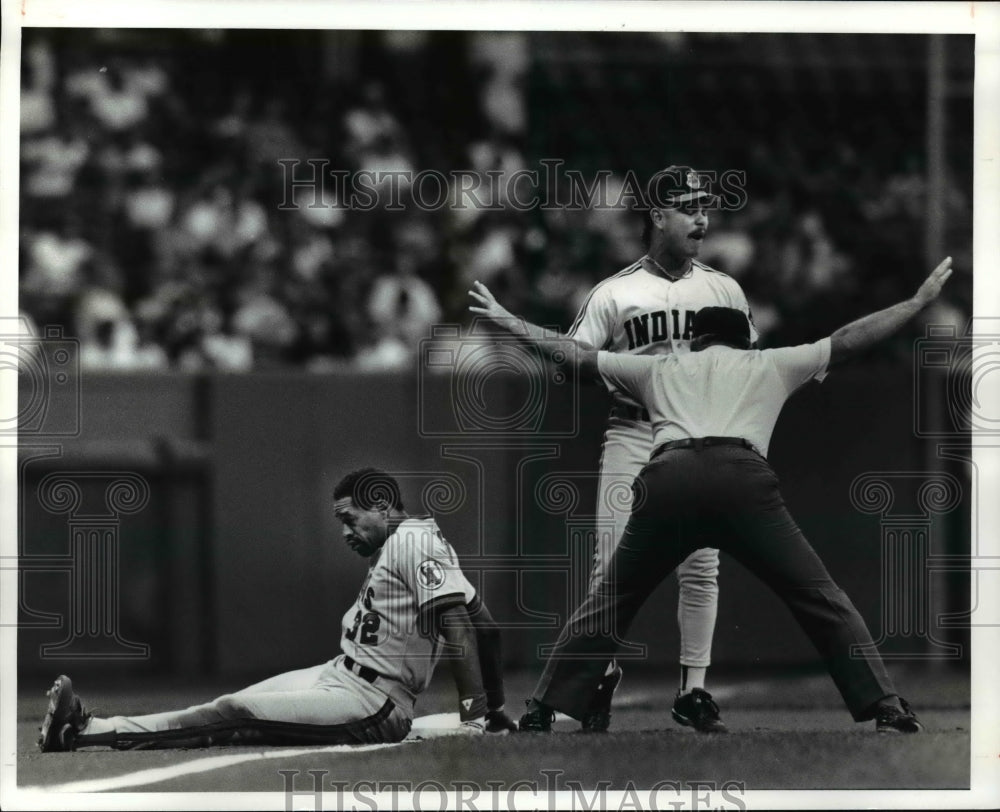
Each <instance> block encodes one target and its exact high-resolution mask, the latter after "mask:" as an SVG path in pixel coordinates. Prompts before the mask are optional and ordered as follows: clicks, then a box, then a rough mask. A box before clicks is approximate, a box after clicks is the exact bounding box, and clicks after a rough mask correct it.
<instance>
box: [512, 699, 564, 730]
mask: <svg viewBox="0 0 1000 812" xmlns="http://www.w3.org/2000/svg"><path fill="white" fill-rule="evenodd" d="M555 719H556V714H555V712H554V711H553V710H552V709H551V708H546V707H545V706H544V705H540V706H539V707H537V708H535V709H534V710H529V711H527V712H526V713H525V714H524V716H522V717H521V721H520V722H518V723H517V729H518V731H520V732H521V733H551V732H552V723H553V722H554V721H555Z"/></svg>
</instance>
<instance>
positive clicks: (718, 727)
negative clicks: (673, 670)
mask: <svg viewBox="0 0 1000 812" xmlns="http://www.w3.org/2000/svg"><path fill="white" fill-rule="evenodd" d="M670 715H671V716H673V717H674V721H675V722H677V723H679V724H682V725H684V726H685V727H693V728H694V729H695V730H697V731H698V732H700V733H726V732H727V730H726V726H725V724H723V722H722V719H720V718H719V706H718V705H716V704H715V700H713V699H712V695H711V694H710V693H709V692H708V691H706V690H704V689H702V688H695V689H693V690H692V691H691V693H689V694H681V692H680V691H678V692H677V698H676V699H675V700H674V707H673V709H672V710H671V711H670Z"/></svg>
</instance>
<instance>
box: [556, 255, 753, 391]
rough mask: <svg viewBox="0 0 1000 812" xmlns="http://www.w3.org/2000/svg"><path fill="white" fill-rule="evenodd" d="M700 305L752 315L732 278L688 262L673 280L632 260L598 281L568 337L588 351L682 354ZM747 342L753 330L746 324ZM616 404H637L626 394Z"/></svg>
mask: <svg viewBox="0 0 1000 812" xmlns="http://www.w3.org/2000/svg"><path fill="white" fill-rule="evenodd" d="M703 307H732V308H736V309H738V310H742V311H743V312H744V313H746V314H747V317H748V318H749V317H750V306H749V305H748V304H747V299H746V296H745V295H744V293H743V290H742V288H740V286H739V283H738V282H737V281H736V280H735V279H733V278H732V277H731V276H728V275H727V274H724V273H722V272H721V271H716V270H714V269H713V268H710V267H708V266H707V265H705V264H703V263H701V262H698V261H697V260H692V262H691V270H690V272H689V273H688V274H687V275H685V276H684V277H682V278H680V279H678V280H676V281H673V280H670V279H667V278H666V277H664V276H660V275H658V274H653V273H650V272H649V271H647V270H646V269H645V268H644V267H643V263H642V261H641V260H640V261H638V262H634V263H633V264H632V265H629V266H628V267H627V268H625V269H623V270H622V271H620V272H618V273H617V274H615V275H614V276H611V277H608V278H607V279H605V280H604V281H602V282H600V283H598V284H597V285H596V286H595V287H594V289H593V290H592V291H591V292H590V295H589V296H588V297H587V300H586V301H585V302H584V304H583V307H582V308H581V309H580V313H579V314H578V315H577V317H576V321H574V322H573V326H572V327H570V329H569V332H568V335H569V337H570V338H573V339H575V340H576V341H579V342H581V343H583V344H586V345H587V346H589V347H591V348H592V349H596V350H609V351H611V352H616V353H628V354H629V355H666V354H669V353H674V352H676V353H685V352H688V351H689V348H690V343H691V328H692V325H693V322H694V315H695V313H697V312H698V311H699V310H701V308H703ZM750 338H751V341H756V340H757V331H756V329H755V328H754V326H753V322H752V321H751V323H750ZM613 394H614V395H615V399H616V401H620V402H622V403H628V404H631V405H633V406H634V405H637V404H636V403H635V400H634V398H632V397H630V396H629V395H628V394H627V393H624V392H620V391H613Z"/></svg>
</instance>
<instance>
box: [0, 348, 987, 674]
mask: <svg viewBox="0 0 1000 812" xmlns="http://www.w3.org/2000/svg"><path fill="white" fill-rule="evenodd" d="M912 384H913V382H912V379H911V376H910V373H909V372H908V371H906V370H900V369H898V368H891V369H890V368H881V367H874V366H867V367H858V368H855V369H851V370H846V371H843V372H838V373H837V374H835V375H832V376H830V378H829V379H828V380H827V381H826V382H825V383H824V384H822V385H815V384H814V385H810V386H809V387H807V388H806V389H805V390H804V391H803V392H801V393H799V394H798V395H797V396H796V397H795V398H794V399H793V400H792V401H790V402H789V404H788V406H787V407H786V410H785V413H784V415H783V417H782V419H781V421H780V423H779V426H778V429H777V431H776V433H775V437H774V441H773V444H772V449H771V455H770V457H771V462H772V464H773V466H774V468H775V469H776V471H777V472H778V474H779V476H780V478H781V480H782V483H783V485H782V487H783V491H784V494H785V497H786V501H787V502H788V505H789V507H790V508H791V510H792V512H793V514H794V515H795V516H796V517H797V519H798V520H799V523H800V525H801V526H802V528H803V529H804V530H805V532H806V534H807V536H808V537H809V538H810V540H811V541H812V542H813V544H814V545H815V547H816V548H817V550H818V551H819V552H820V554H821V555H822V556H823V558H824V559H825V560H826V562H827V565H828V567H829V569H830V570H831V572H832V573H833V575H834V576H835V577H836V578H837V579H838V580H839V581H840V582H841V585H842V586H844V587H845V589H846V590H847V591H848V593H849V594H850V595H851V596H852V597H853V599H854V600H855V602H856V604H857V605H858V607H859V609H860V610H861V611H862V613H863V614H864V615H865V617H866V618H867V619H868V620H869V623H870V625H871V626H872V629H873V632H874V633H875V635H876V637H878V636H879V634H880V631H881V630H882V629H883V628H885V627H886V624H887V623H888V624H889V625H892V624H893V623H895V624H896V625H897V626H898V625H899V622H898V617H897V619H896V620H895V621H893V620H892V618H887V617H886V616H885V612H887V611H889V612H892V611H896V612H897V613H898V607H896V608H895V609H894V608H893V607H891V606H889V607H886V606H883V601H882V595H883V593H884V590H883V588H882V570H881V567H882V564H881V560H882V556H881V548H882V545H881V535H882V532H883V526H888V525H887V519H886V517H884V516H882V515H881V514H878V513H871V512H867V513H866V512H863V511H862V510H861V509H859V508H858V507H855V505H854V504H852V501H851V496H850V489H851V484H852V482H853V481H854V480H855V479H856V477H858V476H860V475H863V474H866V473H869V472H896V473H895V474H893V475H892V476H891V477H889V478H890V479H892V481H893V483H894V484H893V485H892V487H893V488H894V489H895V496H894V498H895V500H896V501H895V503H894V505H893V506H892V507H891V508H889V509H888V510H889V511H890V513H891V514H892V515H890V516H888V519H892V520H894V521H896V523H897V524H898V522H899V517H900V516H905V515H909V516H911V519H910V520H909V521H910V523H911V524H913V522H914V521H915V520H914V519H913V518H912V517H913V516H916V515H917V514H919V512H920V508H919V505H917V504H916V501H914V500H916V495H915V494H916V491H915V490H914V483H916V484H919V483H920V482H921V481H922V480H917V479H913V478H909V477H907V476H906V473H907V472H915V471H924V470H926V468H927V466H928V464H929V462H928V449H929V445H928V443H927V442H926V441H921V440H918V439H916V438H915V436H914V431H913V407H912V403H913V395H912V392H913V385H912ZM524 396H525V390H523V389H518V388H517V387H514V386H511V385H507V386H502V385H501V386H495V387H494V388H493V389H492V390H491V391H490V392H489V393H488V397H489V402H490V404H491V405H490V408H491V409H494V410H495V411H494V412H492V413H494V414H513V413H516V412H517V411H518V408H519V404H521V403H522V401H523V399H524ZM547 396H548V397H550V399H551V408H550V410H549V412H548V413H547V414H546V416H545V418H544V420H543V422H542V424H541V425H540V426H539V427H538V428H539V429H540V431H535V432H533V433H528V432H526V433H524V434H523V436H517V437H511V436H505V437H504V438H501V439H497V437H496V436H492V437H489V436H483V435H482V432H478V433H472V434H466V435H464V436H453V437H442V436H421V429H430V430H435V429H436V428H439V427H440V426H441V425H444V424H445V423H447V418H448V416H449V415H451V410H452V404H453V403H454V402H455V393H454V391H453V390H452V389H451V384H450V378H448V377H432V378H429V379H427V380H425V381H423V382H421V381H418V379H417V378H416V377H415V376H407V375H402V376H400V375H371V376H358V375H357V374H343V375H338V374H325V375H303V374H291V373H288V374H284V373H273V374H266V373H259V374H253V375H232V376H226V375H218V376H195V375H183V374H171V375H149V376H137V375H128V376H124V375H110V374H107V375H96V374H88V375H86V376H85V377H84V380H83V386H82V401H81V403H82V409H81V415H82V428H81V432H80V435H79V437H76V438H71V439H67V440H65V441H64V442H62V443H61V444H55V445H53V444H52V443H49V442H48V441H46V442H45V443H42V442H41V441H40V440H39V441H38V442H34V441H31V442H28V441H27V440H28V438H23V439H24V442H22V449H21V463H22V464H21V469H20V476H21V490H22V499H21V503H22V504H21V522H22V523H21V529H22V532H21V538H22V541H23V550H22V552H23V554H24V555H23V558H22V595H21V607H22V611H21V620H22V625H23V628H22V630H21V634H20V646H19V657H20V665H21V670H22V672H24V673H35V672H39V673H45V674H48V673H49V672H50V671H52V670H53V665H54V664H55V667H56V670H66V669H67V668H69V667H70V666H69V665H67V664H66V659H67V657H68V656H70V655H72V656H73V657H74V658H75V659H74V660H72V663H73V666H74V667H76V668H77V669H79V668H81V667H88V668H89V667H105V666H108V667H113V668H114V669H116V670H117V671H118V672H119V673H121V672H128V673H131V672H132V671H135V672H149V671H157V672H163V673H174V674H190V673H201V674H230V675H242V674H258V673H266V672H273V671H276V670H281V669H287V668H292V667H298V666H304V665H308V664H311V663H315V662H317V661H320V660H322V659H324V658H326V657H328V656H331V655H332V654H333V653H335V652H336V651H337V647H338V640H339V634H340V631H339V621H340V617H341V615H342V614H343V612H344V611H345V610H346V609H347V608H348V606H349V605H350V604H351V603H352V601H353V599H354V597H355V594H356V591H357V589H358V586H359V584H360V580H361V579H362V577H363V574H364V571H365V564H364V562H363V561H362V560H361V559H358V558H357V557H355V556H354V555H353V554H352V553H351V552H350V551H348V550H347V549H346V547H345V546H344V545H343V544H342V542H341V541H340V532H341V531H340V527H339V525H338V524H337V522H336V521H335V520H334V519H333V517H332V514H331V511H330V492H331V490H332V488H333V485H334V484H335V483H336V481H337V480H338V479H339V478H340V477H341V476H342V475H343V474H344V473H346V472H347V471H349V470H351V469H353V468H355V467H359V466H362V465H366V464H377V465H379V466H381V467H383V468H386V469H388V470H391V471H395V472H397V473H398V475H399V478H400V480H401V483H402V485H403V491H404V497H405V498H406V499H407V501H408V503H409V504H408V507H410V508H411V509H412V510H414V511H416V510H419V508H420V507H421V506H423V507H429V508H432V509H433V510H434V512H435V513H436V514H437V515H438V517H439V523H440V525H441V527H442V529H443V531H444V533H445V535H446V536H447V538H448V539H449V540H450V541H451V542H452V544H453V545H454V547H455V548H456V549H457V551H458V552H459V554H460V556H461V557H462V558H463V561H464V564H465V568H466V570H467V571H468V572H469V573H470V577H471V578H472V579H473V581H474V582H475V583H476V584H477V585H478V586H479V587H480V589H481V591H482V592H483V594H484V596H485V598H486V600H487V601H488V603H489V605H490V606H491V608H492V609H493V612H494V615H495V616H496V617H497V619H498V620H499V621H501V622H502V623H504V624H505V625H507V626H508V627H509V628H508V629H507V632H506V636H505V653H506V659H507V661H508V663H509V664H510V665H511V666H529V667H530V666H532V664H533V663H535V662H536V660H537V656H538V655H537V652H538V647H539V646H541V645H543V644H545V643H547V642H551V640H553V639H554V637H555V635H556V633H557V631H558V628H559V626H560V625H561V623H562V621H563V620H564V619H565V617H566V612H567V609H568V607H569V606H571V605H572V604H574V603H575V601H576V600H577V599H578V597H579V593H580V589H581V588H582V585H583V583H584V581H585V578H586V572H587V568H588V567H589V549H590V544H591V535H590V534H591V532H592V523H591V520H590V517H591V514H592V511H593V508H594V501H595V498H596V496H595V494H596V480H595V472H596V470H597V464H598V459H599V454H600V439H601V431H602V427H603V422H604V417H605V414H606V410H607V404H608V402H607V397H606V395H605V394H604V393H603V392H601V391H598V390H587V391H586V392H585V393H583V394H582V397H581V400H580V402H579V404H578V406H579V408H578V409H576V410H574V408H573V403H574V401H573V396H572V395H571V394H570V393H569V392H568V390H567V389H566V388H565V387H563V388H559V387H555V388H552V389H551V390H548V395H547ZM505 403H506V404H507V406H504V405H503V404H505ZM415 404H422V405H420V406H419V407H417V406H415ZM574 411H575V413H576V414H577V415H578V421H577V423H576V424H575V425H574V424H573V423H572V422H567V420H566V416H567V415H568V414H572V413H574ZM435 421H437V422H435ZM442 421H444V422H442ZM568 433H575V435H576V436H572V437H571V436H560V434H563V435H565V434H568ZM948 470H949V471H950V472H951V473H952V475H954V476H956V477H957V481H958V482H959V483H960V486H961V487H960V493H961V504H960V505H959V506H958V507H957V508H956V509H955V510H954V511H952V512H951V513H949V514H947V515H945V516H943V517H938V518H937V519H935V520H934V521H933V522H932V523H931V524H930V525H929V528H930V547H931V552H932V553H938V552H940V553H944V552H950V553H961V552H963V551H964V550H967V548H968V538H969V535H968V534H969V527H968V521H967V519H966V518H965V516H966V514H967V513H968V510H969V483H968V480H967V478H966V473H965V471H964V470H963V468H962V467H961V466H957V467H953V468H949V469H948ZM102 472H103V474H105V475H107V474H108V473H109V472H132V473H134V474H137V475H138V476H139V477H141V478H143V479H144V480H145V481H146V482H147V483H148V485H149V498H148V502H146V503H145V504H144V506H142V507H141V509H138V510H136V511H135V512H132V513H121V514H120V515H119V516H118V519H117V520H116V521H117V524H116V525H115V526H114V528H113V529H112V530H111V531H108V532H111V533H113V534H116V535H117V539H118V547H117V549H118V562H117V565H116V566H112V565H111V564H107V569H108V571H109V572H110V571H111V570H112V569H114V570H116V572H117V573H118V580H117V585H116V587H114V581H113V579H112V578H111V577H110V576H109V578H108V580H107V583H108V584H112V586H108V587H107V589H106V590H105V591H108V590H111V591H114V592H115V594H116V595H117V598H116V601H113V602H111V603H110V604H108V606H103V604H102V606H103V608H101V609H100V612H98V610H97V609H94V608H93V607H91V608H90V609H87V608H86V607H84V606H83V604H81V603H80V601H81V600H83V598H82V597H81V596H80V595H77V596H76V597H73V594H74V593H73V592H72V588H71V580H72V578H73V577H75V576H74V572H75V570H74V568H76V569H77V570H78V569H79V561H77V562H76V563H74V562H73V560H72V557H71V555H70V554H71V546H72V544H73V543H74V542H72V540H71V539H72V534H73V533H74V532H77V530H79V527H78V526H79V525H80V523H81V521H83V519H81V518H80V517H81V516H83V515H84V514H88V515H93V514H95V510H93V509H92V505H90V506H88V504H90V503H92V504H100V503H101V500H102V498H104V502H105V507H102V508H101V510H105V508H106V502H107V499H106V498H105V496H104V494H103V492H102V488H105V487H106V479H107V477H106V476H105V477H104V479H102V477H101V476H97V474H100V473H102ZM55 474H58V475H60V476H65V477H67V478H70V479H74V478H75V479H76V481H78V482H80V483H82V485H81V488H82V491H81V493H82V499H83V502H84V505H82V506H81V507H80V508H79V509H78V510H77V512H76V514H68V513H66V512H62V513H60V512H58V511H54V510H53V509H52V508H53V506H52V504H51V502H50V503H48V504H47V505H43V503H42V499H41V498H40V493H39V484H40V483H41V482H42V481H43V479H44V477H46V476H49V475H55ZM83 474H88V476H82V475H83ZM421 503H423V505H421ZM911 503H912V504H911ZM907 505H909V507H907ZM869 507H871V506H869ZM911 508H912V509H911ZM101 510H98V511H96V513H100V512H101ZM914 511H916V512H914ZM105 512H106V511H105ZM89 521H91V522H93V520H89ZM109 521H110V520H109ZM112 523H114V522H113V521H112ZM917 524H918V525H919V524H920V522H919V521H917ZM74 528H76V529H74ZM68 555H69V557H68ZM911 575H912V573H911ZM966 578H967V576H966ZM102 583H103V582H102ZM720 583H721V600H720V605H719V619H718V624H717V629H716V641H715V647H714V655H715V659H716V662H717V663H719V664H724V665H733V666H738V665H755V666H756V665H764V666H766V665H769V664H795V663H806V662H810V661H811V660H812V657H813V654H812V650H811V648H810V646H809V644H808V641H807V640H806V638H805V636H804V635H803V633H802V632H800V631H799V629H798V628H797V627H796V626H795V625H794V623H793V622H792V621H791V618H790V616H789V615H788V613H787V611H786V610H785V609H784V607H782V606H781V605H780V603H779V602H778V600H777V599H776V598H774V597H773V596H772V595H771V594H770V593H769V592H768V591H767V590H766V589H765V588H764V587H763V586H762V585H761V584H759V583H758V582H756V581H755V580H754V579H753V578H752V577H751V576H750V575H748V574H747V573H745V572H744V571H742V570H741V568H740V567H739V565H737V564H736V563H735V562H733V561H732V560H726V559H725V558H724V560H723V564H722V574H721V577H720ZM928 583H929V588H930V591H929V593H927V594H929V595H930V604H931V606H930V609H929V611H925V610H924V609H921V612H922V615H923V616H924V617H925V618H930V621H929V623H930V627H929V628H925V627H919V628H918V627H914V628H909V627H907V628H897V629H895V631H896V632H897V633H896V634H895V635H894V636H893V638H892V639H891V640H889V641H888V642H887V643H886V644H885V650H886V651H893V650H897V651H900V652H904V651H906V652H910V651H923V652H925V653H926V652H936V651H939V650H940V649H939V648H938V647H936V646H935V645H934V644H933V643H931V642H928V638H929V637H932V636H933V637H937V638H938V639H939V640H942V641H950V640H951V641H954V640H957V641H959V642H960V641H961V640H962V632H961V631H957V632H956V631H955V630H947V629H942V628H940V625H939V624H937V621H936V620H935V619H934V616H936V614H937V613H940V612H942V611H945V610H949V609H950V610H954V609H955V608H956V607H961V606H964V605H967V603H968V597H967V587H966V586H965V584H966V581H965V580H963V578H962V577H961V576H955V575H951V576H945V575H941V574H933V575H931V576H929V582H928ZM676 592H677V588H676V583H675V581H674V580H673V579H670V580H669V581H668V582H666V583H665V584H664V585H663V586H661V587H660V589H659V590H658V591H657V592H656V593H655V595H654V597H653V599H652V600H651V601H650V603H649V604H648V605H647V606H646V607H645V608H644V609H643V611H642V613H641V615H640V618H639V621H638V623H637V625H636V627H635V628H634V630H633V633H632V635H631V636H630V637H631V642H636V643H644V644H647V646H648V648H647V650H646V651H645V653H644V654H642V655H641V656H642V657H643V658H644V659H647V660H651V661H653V662H656V663H672V662H674V660H675V657H676V651H677V645H678V635H677V628H676V621H675V619H674V617H675V612H676ZM91 597H93V596H91ZM74 601H75V602H76V603H74ZM112 604H113V605H112ZM74 607H75V608H74ZM95 612H98V614H100V618H101V621H100V623H98V624H97V625H96V626H95V625H94V623H91V627H92V628H91V627H86V626H87V624H84V625H83V626H80V625H79V623H80V617H79V616H80V615H81V614H83V615H86V616H87V617H90V618H91V620H93V618H94V617H96V615H95V614H94V613H95ZM101 613H103V614H101ZM112 615H113V616H112ZM74 617H75V618H76V620H75V621H74V620H73V618H74ZM904 619H905V618H904ZM73 622H76V623H77V625H78V627H79V628H77V629H76V630H75V631H74V630H73V629H72V628H70V627H71V626H72V624H73ZM94 622H95V623H96V621H94ZM102 624H103V625H102ZM925 625H926V624H925ZM918 626H919V624H918ZM890 631H892V630H891V629H890ZM109 638H113V639H112V640H111V642H109ZM116 639H117V640H118V642H117V643H116V642H115V640H116ZM66 641H68V642H66ZM61 642H64V643H65V645H63V646H62V647H60V645H59V644H60V643H61ZM135 644H145V645H147V646H148V651H147V652H146V653H145V654H142V653H141V651H140V650H139V649H138V648H136V647H135ZM44 645H48V646H50V647H53V648H50V649H49V651H48V653H46V654H45V656H42V655H41V654H40V647H41V646H44ZM102 646H104V648H102ZM130 646H131V648H130ZM88 651H90V652H91V654H93V656H87V652H88Z"/></svg>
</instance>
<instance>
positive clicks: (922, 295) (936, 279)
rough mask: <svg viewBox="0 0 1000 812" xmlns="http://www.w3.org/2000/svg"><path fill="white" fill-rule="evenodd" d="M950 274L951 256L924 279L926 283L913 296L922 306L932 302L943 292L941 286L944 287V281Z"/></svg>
mask: <svg viewBox="0 0 1000 812" xmlns="http://www.w3.org/2000/svg"><path fill="white" fill-rule="evenodd" d="M949 276H951V257H946V258H945V260H944V262H942V263H941V264H940V265H938V266H937V267H936V268H935V269H934V270H933V271H931V275H930V276H928V277H927V278H926V279H925V280H924V283H923V284H922V285H921V286H920V289H919V290H917V293H916V295H915V296H914V297H913V298H915V299H916V300H917V302H918V303H919V304H920V306H921V307H923V306H924V305H928V304H930V303H931V302H933V301H934V300H935V299H936V298H937V297H938V294H940V293H941V288H943V287H944V283H945V282H947V281H948V277H949Z"/></svg>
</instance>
